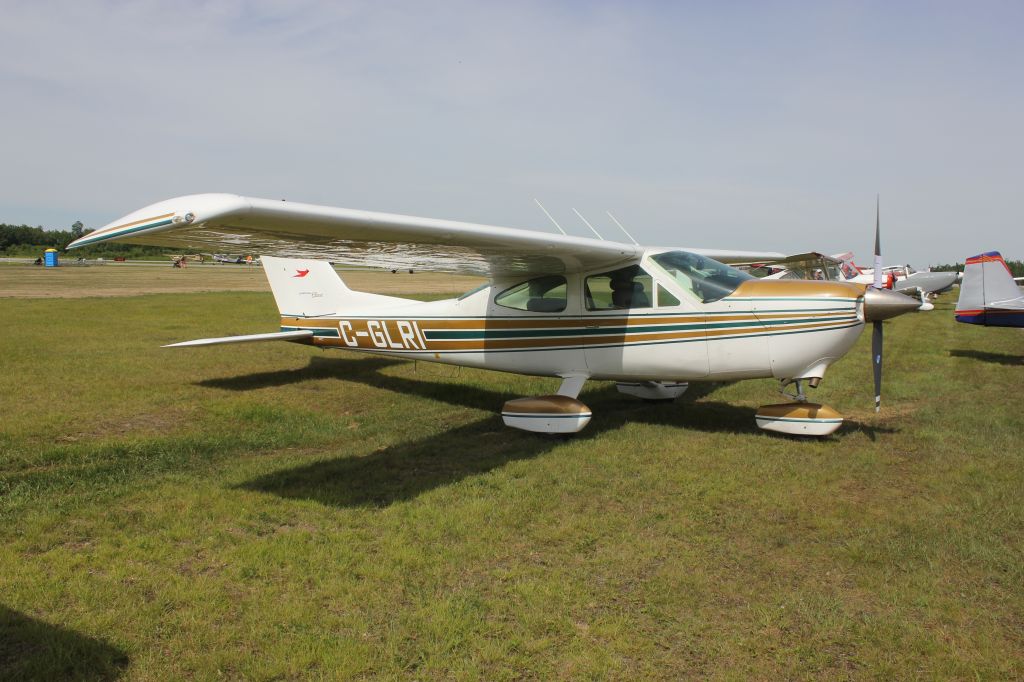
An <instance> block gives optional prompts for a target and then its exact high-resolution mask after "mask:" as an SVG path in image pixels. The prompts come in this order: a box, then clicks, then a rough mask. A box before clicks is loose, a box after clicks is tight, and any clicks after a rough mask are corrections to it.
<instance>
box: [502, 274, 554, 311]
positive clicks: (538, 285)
mask: <svg viewBox="0 0 1024 682" xmlns="http://www.w3.org/2000/svg"><path fill="white" fill-rule="evenodd" d="M567 288H568V287H567V286H566V281H565V277H562V276H561V275H548V276H546V277H537V278H536V279H531V280H528V281H526V282H522V283H521V284H517V285H515V286H514V287H510V288H508V289H505V291H503V292H501V293H500V294H498V295H497V296H495V297H494V302H495V303H497V304H498V305H500V306H502V307H505V308H512V309H513V310H526V311H528V312H531V313H560V312H562V311H563V310H565V306H566V303H567V302H568V301H567V300H566V291H567Z"/></svg>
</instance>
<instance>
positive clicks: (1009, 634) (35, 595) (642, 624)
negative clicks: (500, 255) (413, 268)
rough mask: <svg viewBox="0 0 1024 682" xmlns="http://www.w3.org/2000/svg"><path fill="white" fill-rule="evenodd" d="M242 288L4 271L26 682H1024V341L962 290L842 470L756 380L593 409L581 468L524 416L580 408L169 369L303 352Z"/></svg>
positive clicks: (862, 419)
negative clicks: (517, 407)
mask: <svg viewBox="0 0 1024 682" xmlns="http://www.w3.org/2000/svg"><path fill="white" fill-rule="evenodd" d="M219 267H220V269H218V268H215V267H204V268H186V269H185V270H173V269H171V268H170V267H166V268H165V269H162V270H159V271H155V270H154V268H132V267H130V266H104V267H64V268H59V269H57V270H56V271H52V270H51V271H47V270H44V269H43V268H34V267H32V266H23V265H5V266H0V310H2V311H3V316H2V320H3V332H2V334H0V357H2V358H3V368H4V371H3V372H2V374H0V413H2V415H3V419H2V421H0V538H2V542H0V678H3V679H8V678H13V679H18V678H39V679H55V678H61V677H82V678H100V679H105V678H113V677H118V676H123V677H124V678H126V679H133V680H134V679H139V680H149V679H153V680H164V679H178V678H184V677H197V678H202V679H206V678H212V677H217V676H224V677H229V678H245V679H253V678H259V679H262V678H289V679H290V678H306V677H316V678H321V677H327V678H338V679H348V678H354V677H372V678H378V677H384V678H406V677H408V678H415V679H450V678H457V679H523V678H535V679H550V678H562V679H578V678H583V677H586V678H618V679H623V678H627V679H649V678H661V679H678V678H681V677H720V678H756V679H765V678H803V677H816V678H817V677H830V678H831V677H837V678H847V677H870V678H878V677H884V678H908V677H915V678H916V677H928V678H934V677H940V678H966V677H980V678H989V679H1007V678H1020V677H1024V504H1022V492H1021V491H1022V490H1024V452H1022V451H1024V448H1022V446H1021V438H1022V433H1024V429H1022V426H1024V418H1022V416H1021V401H1020V395H1021V386H1022V385H1024V334H1022V332H1021V331H1020V330H1015V329H986V328H980V327H973V326H968V325H959V324H956V323H954V321H953V317H952V307H953V304H954V303H955V295H956V294H955V293H954V294H952V295H946V296H945V297H943V298H941V299H940V300H939V302H938V303H937V305H936V310H935V311H934V312H931V313H920V314H915V315H907V316H904V317H901V318H898V319H896V320H893V321H891V322H887V323H886V337H885V339H886V356H885V375H886V376H885V389H884V395H883V411H882V413H881V414H880V415H875V414H874V412H873V411H872V409H871V407H872V395H871V394H872V387H871V367H870V362H869V344H870V334H863V335H862V337H861V339H860V341H859V343H858V346H857V348H855V349H854V351H853V352H851V353H850V354H849V355H848V356H847V357H846V358H844V359H843V360H842V361H840V362H839V363H837V364H836V365H835V366H833V367H832V368H831V370H830V372H829V374H828V375H827V376H826V378H825V381H824V382H823V383H822V386H821V387H820V388H819V389H817V391H816V392H815V393H814V394H813V396H812V397H813V399H815V400H818V401H820V402H824V403H827V404H829V405H831V406H833V407H835V408H836V409H838V410H839V411H840V412H841V413H843V414H844V415H845V416H846V417H847V418H848V422H847V423H846V424H845V425H844V427H843V428H842V429H841V430H840V431H839V432H838V433H837V434H836V435H834V436H832V437H830V438H828V439H825V440H811V439H796V438H786V437H779V436H773V435H769V434H767V433H764V432H761V431H759V430H758V429H757V428H756V427H755V425H754V411H755V410H756V408H757V406H758V405H760V404H763V403H770V402H776V401H778V400H779V398H778V395H777V393H776V392H775V382H773V381H770V380H759V381H747V382H740V383H735V384H730V385H693V386H692V387H691V390H690V392H689V393H688V394H687V395H685V396H684V397H683V398H681V399H680V400H679V401H677V402H676V403H675V404H670V405H648V404H646V403H642V402H639V401H636V400H634V399H631V398H629V397H627V396H623V395H620V394H618V393H617V392H616V391H615V389H614V386H613V385H612V384H610V383H606V382H593V383H591V384H588V386H587V387H586V388H585V389H584V392H583V394H582V395H581V399H582V400H583V401H584V402H586V403H587V404H588V405H590V406H591V407H592V408H593V410H594V419H593V421H592V422H591V424H590V426H589V427H588V428H587V429H586V430H585V431H584V432H583V433H581V434H579V436H577V437H575V438H571V439H567V440H563V439H552V438H549V437H543V436H538V435H532V434H527V433H522V432H516V431H511V430H508V429H506V428H505V427H503V426H502V424H501V418H500V416H499V415H498V411H499V410H500V408H501V405H502V403H503V402H504V401H505V400H507V399H509V398H512V397H520V396H528V395H537V394H541V393H547V392H551V391H552V390H553V388H554V386H555V382H554V381H553V380H550V379H538V378H530V377H520V376H514V375H506V374H497V373H491V372H484V371H476V370H466V369H463V370H459V369H457V368H451V367H444V366H437V365H430V364H426V363H413V362H406V361H396V360H390V359H381V358H374V357H370V356H364V355H356V354H351V353H348V352H323V351H320V350H317V349H311V348H308V347H302V346H296V345H291V344H255V345H250V346H226V347H215V348H201V349H176V350H171V349H162V348H160V347H159V346H160V345H161V344H165V343H170V342H173V341H180V340H185V339H191V338H199V337H204V336H222V335H227V334H244V333H256V332H260V331H272V330H275V329H276V328H277V317H276V315H277V311H276V308H275V306H274V303H273V300H272V297H271V296H270V294H269V291H268V290H267V287H266V283H265V281H264V278H263V274H262V272H260V271H259V270H258V269H253V270H247V269H245V268H244V266H219ZM345 276H346V280H347V281H349V283H350V284H351V285H352V286H353V287H355V288H367V289H370V290H376V291H378V292H380V293H389V294H396V295H400V294H403V293H405V294H415V295H417V296H424V295H430V296H437V295H440V294H442V293H443V292H446V291H450V292H453V293H454V292H461V291H463V290H465V289H468V288H471V286H473V282H474V280H472V278H460V279H456V278H450V277H448V276H443V275H428V274H423V273H416V274H414V275H409V274H407V273H400V274H395V275H392V274H391V273H352V275H351V276H349V274H348V273H345ZM224 289H229V290H228V291H224ZM201 291H212V292H215V293H198V292H201ZM41 292H42V293H41ZM96 294H100V295H96ZM62 296H74V297H68V298H62Z"/></svg>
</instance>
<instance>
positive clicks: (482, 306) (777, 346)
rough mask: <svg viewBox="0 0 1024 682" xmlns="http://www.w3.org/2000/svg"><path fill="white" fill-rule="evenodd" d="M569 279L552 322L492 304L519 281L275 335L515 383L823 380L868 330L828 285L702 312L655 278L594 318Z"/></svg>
mask: <svg viewBox="0 0 1024 682" xmlns="http://www.w3.org/2000/svg"><path fill="white" fill-rule="evenodd" d="M650 269H653V268H650ZM565 280H566V282H565V296H564V305H565V308H564V310H561V311H559V312H553V313H537V312H533V311H530V310H515V309H512V308H509V307H507V306H503V305H501V304H500V303H498V302H496V300H500V297H501V294H502V292H504V291H508V290H509V288H510V287H514V286H515V285H516V282H517V281H518V280H514V279H507V280H501V281H495V282H491V283H490V284H489V285H487V286H485V287H483V288H481V289H479V290H478V291H476V292H474V293H472V294H470V295H467V296H465V297H462V298H460V299H451V300H445V301H433V302H424V303H420V302H412V301H407V302H405V303H404V304H398V305H395V306H389V307H385V308H383V309H382V308H381V307H380V306H379V305H378V306H375V307H373V309H367V310H359V309H352V310H346V311H345V312H344V313H343V314H338V315H322V316H318V317H316V318H309V317H302V316H290V315H282V317H281V330H282V331H293V330H311V331H313V333H314V336H313V337H311V338H309V339H306V340H304V342H305V343H309V344H312V345H315V346H320V347H325V348H339V349H346V350H354V351H361V352H368V353H374V354H381V355H393V356H399V357H404V358H411V359H421V360H429V361H434V362H441V363H447V364H455V365H464V366H471V367H481V368H486V369H492V370H499V371H507V372H516V373H522V374H533V375H541V376H566V375H585V376H588V377H590V378H594V379H611V380H647V381H662V380H676V381H693V380H702V379H704V380H735V379H748V378H758V377H777V378H787V379H791V378H809V377H820V376H822V375H823V373H824V371H825V368H827V366H828V365H829V364H831V363H832V362H834V361H835V360H837V359H838V358H840V357H842V356H843V355H844V354H845V353H846V352H847V351H848V350H849V349H850V347H851V346H852V345H853V344H854V342H855V341H856V339H857V337H858V335H859V334H860V332H861V329H862V327H863V325H864V319H863V318H864V316H863V309H862V308H863V297H862V288H860V287H856V286H850V285H845V284H839V283H833V282H805V281H781V282H764V281H758V280H752V281H746V282H743V283H742V284H741V285H740V286H739V287H738V288H737V289H736V290H735V291H734V292H732V293H731V294H729V295H728V296H725V297H723V298H721V299H720V300H717V301H712V302H707V303H704V302H701V301H699V300H696V298H695V297H694V296H692V295H690V294H688V292H687V291H686V290H685V289H684V288H681V287H678V286H674V284H675V283H674V282H672V281H664V280H663V279H658V280H656V286H657V287H660V288H662V289H659V296H658V297H657V300H655V301H649V302H648V303H649V305H648V306H647V307H643V308H634V309H615V310H594V309H591V308H592V307H593V306H592V305H588V298H587V295H586V290H585V288H584V287H585V283H586V282H588V275H587V274H580V275H566V276H565ZM662 290H663V291H665V293H661V291H662ZM662 301H666V304H663V305H659V304H660V303H662Z"/></svg>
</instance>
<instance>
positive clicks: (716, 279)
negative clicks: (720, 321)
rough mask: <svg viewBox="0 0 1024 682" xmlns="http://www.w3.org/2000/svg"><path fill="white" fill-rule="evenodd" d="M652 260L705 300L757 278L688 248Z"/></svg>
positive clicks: (707, 300) (656, 255) (732, 290)
mask: <svg viewBox="0 0 1024 682" xmlns="http://www.w3.org/2000/svg"><path fill="white" fill-rule="evenodd" d="M651 260H652V261H654V262H655V263H656V264H657V265H659V266H661V268H662V269H663V270H664V271H665V272H667V273H668V274H669V275H671V276H672V278H673V279H675V281H676V282H677V283H678V284H679V285H680V286H681V287H683V288H684V289H686V290H688V291H692V292H693V293H694V295H696V296H697V298H699V299H700V300H701V301H703V302H704V303H710V302H712V301H717V300H719V299H722V298H725V297H726V296H728V295H729V294H731V293H732V292H734V291H736V288H737V287H738V286H739V285H740V284H742V283H743V282H745V281H747V280H749V279H753V277H751V276H750V275H748V274H747V273H745V272H742V271H740V270H737V269H736V268H731V267H729V266H728V265H725V264H723V263H719V262H718V261H716V260H713V259H711V258H707V257H706V256H698V255H697V254H695V253H689V252H687V251H666V252H664V253H658V254H655V255H653V256H651Z"/></svg>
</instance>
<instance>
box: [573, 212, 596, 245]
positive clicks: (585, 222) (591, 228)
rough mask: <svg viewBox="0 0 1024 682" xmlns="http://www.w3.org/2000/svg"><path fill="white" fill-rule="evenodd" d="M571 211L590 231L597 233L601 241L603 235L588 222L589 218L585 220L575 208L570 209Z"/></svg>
mask: <svg viewBox="0 0 1024 682" xmlns="http://www.w3.org/2000/svg"><path fill="white" fill-rule="evenodd" d="M572 212H573V213H575V214H576V215H578V216H579V217H580V220H582V221H583V224H584V225H586V226H587V227H589V228H590V231H591V232H593V233H594V234H595V235H597V238H598V239H600V240H601V241H604V237H602V236H601V234H600V233H599V232H598V231H597V230H595V229H594V226H593V225H591V224H590V221H589V220H587V219H586V218H584V217H583V214H582V213H580V212H579V211H577V210H576V209H575V208H574V209H573V210H572Z"/></svg>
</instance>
